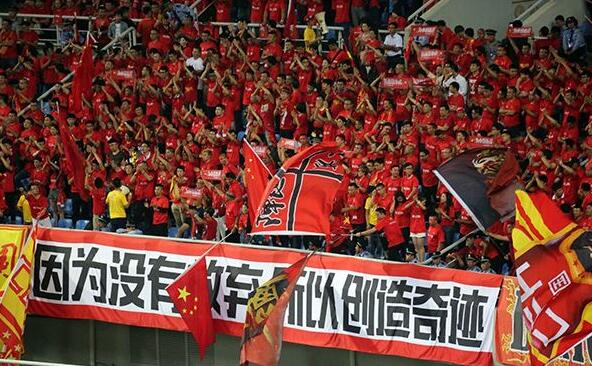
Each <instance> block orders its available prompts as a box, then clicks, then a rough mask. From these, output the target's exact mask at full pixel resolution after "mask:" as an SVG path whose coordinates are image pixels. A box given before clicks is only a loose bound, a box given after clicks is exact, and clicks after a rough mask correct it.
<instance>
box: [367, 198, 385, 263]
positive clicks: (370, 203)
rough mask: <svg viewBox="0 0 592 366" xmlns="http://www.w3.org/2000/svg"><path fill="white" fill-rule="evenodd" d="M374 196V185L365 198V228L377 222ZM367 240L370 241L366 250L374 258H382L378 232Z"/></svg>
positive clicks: (371, 226)
mask: <svg viewBox="0 0 592 366" xmlns="http://www.w3.org/2000/svg"><path fill="white" fill-rule="evenodd" d="M374 196H376V190H374V187H369V189H368V197H367V198H366V203H365V204H364V209H365V210H366V227H367V229H371V228H373V227H374V226H375V225H376V223H377V222H378V217H377V216H376V209H377V208H378V205H377V204H376V203H375V202H374ZM368 240H369V241H370V245H369V246H368V251H369V252H370V254H372V255H373V256H374V258H377V259H382V258H383V257H384V248H383V247H382V243H381V242H380V238H379V237H378V234H372V235H370V237H369V238H368Z"/></svg>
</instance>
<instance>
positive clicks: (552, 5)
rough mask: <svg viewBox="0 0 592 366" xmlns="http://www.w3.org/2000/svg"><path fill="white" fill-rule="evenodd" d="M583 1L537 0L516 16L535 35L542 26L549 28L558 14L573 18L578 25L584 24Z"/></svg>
mask: <svg viewBox="0 0 592 366" xmlns="http://www.w3.org/2000/svg"><path fill="white" fill-rule="evenodd" d="M585 3H586V2H585V0H538V1H535V2H534V3H533V4H532V5H531V6H530V7H529V8H527V9H526V10H525V11H524V12H523V13H522V14H520V15H519V16H518V19H520V20H521V21H522V23H524V24H528V25H530V26H532V28H533V30H534V32H535V35H536V34H537V32H538V30H539V29H540V28H541V27H543V26H549V25H550V24H551V23H552V22H553V20H554V19H555V17H556V16H557V15H559V14H561V15H563V16H564V17H565V18H567V17H568V16H574V17H576V19H577V20H578V23H579V24H584V23H586V4H585Z"/></svg>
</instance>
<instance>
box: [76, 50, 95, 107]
mask: <svg viewBox="0 0 592 366" xmlns="http://www.w3.org/2000/svg"><path fill="white" fill-rule="evenodd" d="M94 77H95V66H94V63H93V49H92V42H90V38H88V39H87V41H86V45H85V46H84V49H83V50H82V55H81V56H80V62H79V63H78V67H76V70H75V71H74V78H73V80H72V107H73V109H74V112H79V111H80V110H81V109H82V96H83V95H84V96H85V97H86V98H87V99H89V97H90V95H91V93H92V80H93V78H94Z"/></svg>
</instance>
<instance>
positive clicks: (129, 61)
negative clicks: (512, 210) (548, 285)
mask: <svg viewBox="0 0 592 366" xmlns="http://www.w3.org/2000/svg"><path fill="white" fill-rule="evenodd" d="M205 3H206V2H201V5H199V6H198V7H197V8H195V9H194V8H191V7H189V3H188V2H187V1H176V2H171V3H168V2H164V3H162V2H161V1H152V2H149V1H144V2H133V3H132V2H131V1H128V0H120V1H100V2H96V1H95V2H90V1H84V0H83V1H74V0H66V1H64V2H62V1H60V0H55V1H42V0H37V1H33V0H27V1H24V2H23V3H22V4H21V5H20V7H19V8H18V9H16V10H15V13H16V12H18V13H40V14H55V15H58V16H59V15H62V16H64V15H75V14H78V15H92V16H96V18H95V19H94V20H93V28H92V35H93V38H94V39H95V40H96V42H97V44H96V46H97V47H96V49H97V50H98V49H100V47H101V46H102V45H105V44H106V43H108V42H109V41H110V40H112V39H117V37H118V36H119V35H120V34H121V33H122V32H124V31H125V30H126V29H127V28H129V27H134V28H135V29H136V32H137V35H138V42H139V44H137V45H131V44H129V43H128V42H127V41H125V40H121V41H119V42H117V44H116V46H115V47H110V48H108V49H107V50H106V51H97V52H95V59H94V63H95V75H94V79H93V82H92V97H91V98H89V99H87V98H84V100H83V107H82V109H81V110H74V109H73V108H72V99H73V98H72V92H71V90H72V88H71V83H70V82H62V81H61V80H62V78H63V77H64V76H66V75H67V74H68V72H69V71H70V70H73V69H75V67H76V65H77V63H78V62H79V59H80V54H81V49H82V47H83V40H82V39H81V38H82V37H81V36H80V35H79V32H78V30H77V29H75V28H76V26H75V25H74V24H72V23H69V22H68V21H64V22H63V24H60V27H62V28H63V32H62V34H61V38H60V44H58V45H53V44H50V43H47V44H46V43H40V42H39V33H40V32H39V31H37V30H35V29H36V27H38V24H37V23H39V24H43V22H44V21H45V20H39V21H37V23H32V21H31V20H23V19H22V18H17V17H15V16H10V17H8V18H6V19H3V21H2V29H1V30H0V67H2V72H1V73H0V136H1V137H0V173H1V174H0V216H1V217H2V220H3V221H5V222H16V220H17V217H22V219H23V220H24V222H25V223H30V222H31V220H32V218H36V219H39V220H41V221H45V222H48V223H51V224H53V225H54V226H64V225H66V226H70V225H71V226H72V227H80V228H86V229H94V230H110V231H117V232H132V233H145V234H152V235H160V236H167V235H169V236H177V237H190V238H198V239H203V240H216V239H221V238H223V237H227V235H229V236H228V237H227V240H229V241H235V242H239V241H240V242H250V243H257V244H273V245H282V246H293V247H305V248H312V247H318V246H320V245H324V246H325V248H326V250H330V251H334V252H339V253H344V254H351V255H357V256H362V257H374V258H383V257H387V258H388V259H392V260H400V261H408V262H417V261H423V258H426V257H427V256H430V257H433V259H432V260H433V262H432V265H435V266H446V265H447V262H448V263H450V262H453V263H452V264H450V265H451V266H455V267H458V268H467V269H469V270H474V271H485V272H497V273H508V272H509V271H510V269H511V258H510V254H509V249H508V248H509V242H510V240H511V235H510V232H511V228H512V223H511V222H505V223H500V224H499V225H497V226H496V227H493V228H490V229H489V231H487V232H484V233H483V232H475V229H476V226H475V224H474V222H473V221H472V219H471V217H470V215H469V214H468V213H467V211H466V210H464V209H463V208H462V207H461V206H460V204H459V203H458V202H457V201H456V200H455V199H454V198H453V197H452V196H451V194H450V193H449V192H448V191H447V190H446V188H445V187H444V186H443V185H441V184H440V183H439V181H438V179H437V178H436V176H435V175H434V173H433V169H434V168H436V167H437V166H438V165H439V164H441V163H442V162H444V161H446V160H448V159H451V158H452V157H454V156H455V155H457V154H459V153H461V152H463V151H465V150H467V149H469V148H471V147H478V146H504V147H509V148H510V149H511V150H512V151H513V152H514V154H515V155H516V157H517V159H518V160H519V162H520V164H521V168H522V174H521V177H520V178H521V179H522V181H523V182H524V185H525V186H526V188H527V189H529V190H533V189H541V190H545V191H547V192H548V193H549V195H551V196H552V197H553V199H554V200H555V201H557V202H558V203H559V204H560V205H561V207H562V209H563V210H564V211H565V212H568V213H569V214H571V215H572V216H573V218H574V220H575V221H577V222H578V223H579V224H581V225H583V226H584V227H587V228H590V227H592V192H591V184H592V159H590V156H591V154H592V124H590V119H589V118H590V116H592V115H591V113H590V112H591V109H592V98H591V97H590V91H591V89H592V82H591V80H590V75H591V74H590V69H589V67H588V66H587V54H586V39H585V38H584V35H583V33H582V32H581V31H580V30H579V29H578V24H577V21H576V20H575V18H573V17H569V18H567V19H564V18H563V17H562V16H558V17H557V18H556V19H555V22H554V23H553V24H552V25H550V27H543V28H541V29H540V30H539V31H538V36H537V37H526V38H516V37H513V38H504V36H503V35H500V34H496V31H494V30H492V29H473V28H464V27H463V26H461V25H457V26H455V27H454V28H453V29H451V28H450V27H449V26H448V25H447V24H446V23H445V22H443V21H423V20H421V19H419V20H418V22H417V25H423V26H426V27H428V28H430V27H435V29H436V30H435V32H433V33H431V34H422V35H416V36H413V37H412V39H411V41H408V42H404V41H403V38H402V37H401V35H400V34H399V33H397V32H398V31H400V29H401V28H403V27H405V25H406V18H405V16H406V15H408V14H410V13H411V12H412V11H413V10H414V9H416V8H417V7H418V6H419V5H421V4H418V2H417V1H399V2H388V4H387V5H385V4H384V2H380V1H377V0H376V1H372V0H371V1H360V0H333V1H329V2H325V1H322V0H297V1H295V5H296V11H297V20H298V22H299V24H307V27H306V29H305V30H304V32H303V33H302V32H301V33H299V34H298V35H295V34H292V35H288V34H287V32H284V30H283V24H285V23H286V21H287V19H286V18H287V15H288V14H287V11H286V10H287V9H286V7H287V5H286V3H287V2H286V1H284V0H267V1H265V0H253V1H234V2H233V1H230V0H218V1H216V2H215V4H214V5H213V6H212V7H211V8H207V9H205V8H200V6H202V7H203V6H205V5H204V4H205ZM326 3H327V4H326ZM204 9H205V11H204V12H203V13H202V16H200V18H199V22H197V21H196V20H197V19H196V16H197V14H198V13H200V12H202V11H203V10H204ZM322 13H324V14H322ZM132 19H139V21H134V20H132ZM53 21H54V22H55V21H56V20H55V19H54V20H53ZM212 21H218V22H231V23H232V25H230V26H224V27H219V26H215V25H212V24H211V22H212ZM247 21H250V22H253V23H261V26H260V27H256V28H249V27H248V26H247ZM60 23H61V21H60ZM319 23H326V24H328V25H335V26H339V27H343V31H342V33H341V34H342V35H343V37H344V39H343V42H340V40H339V39H337V38H338V37H337V33H336V31H335V29H331V30H327V29H326V28H325V27H324V26H325V24H319ZM317 25H318V26H319V27H317ZM512 26H513V27H516V28H520V27H521V26H522V24H520V23H519V22H517V21H516V22H514V23H513V24H512ZM381 28H386V29H387V31H386V32H385V33H382V34H380V33H379V32H378V30H379V29H381ZM291 36H297V37H291ZM291 38H298V40H295V39H291ZM301 38H302V39H303V41H302V40H300V39H301ZM341 43H343V44H341ZM428 49H429V50H442V51H443V52H442V53H439V54H441V55H443V58H434V59H429V60H426V59H422V58H423V57H419V56H420V55H421V54H422V53H423V52H425V50H428ZM55 84H58V88H57V89H56V90H54V91H53V92H52V93H51V96H50V98H48V99H47V100H45V101H42V102H37V101H36V97H37V96H39V95H40V94H41V93H43V92H44V91H46V90H49V89H50V88H51V87H52V86H53V85H55ZM60 119H63V120H65V121H66V123H67V125H68V126H69V129H70V131H71V133H72V134H73V136H74V138H75V141H76V142H77V143H78V144H79V147H80V149H81V151H83V153H84V154H85V157H86V163H87V164H86V169H85V175H86V181H85V185H86V188H87V189H88V191H89V192H90V197H91V199H90V200H89V201H87V202H85V201H84V200H82V199H81V192H78V191H77V189H76V188H75V187H74V185H73V184H72V180H73V179H74V175H73V169H77V168H79V167H72V166H70V164H68V162H67V161H65V159H63V156H64V151H63V148H62V144H61V141H60V135H59V130H58V122H57V121H58V120H60ZM242 138H246V139H248V141H249V142H250V143H251V144H252V146H253V147H254V148H255V150H256V151H257V153H258V155H260V157H261V158H262V160H263V161H264V163H265V164H266V165H267V166H268V167H269V169H270V171H272V172H273V171H274V170H275V169H276V167H278V166H280V165H281V162H282V161H283V160H285V159H286V158H287V157H289V156H291V155H293V154H294V153H295V152H297V151H298V150H299V149H302V148H303V147H306V146H309V145H311V144H315V143H318V142H320V141H335V142H336V143H337V144H338V145H339V146H340V147H341V149H342V150H343V152H344V153H345V156H346V159H345V164H344V165H345V168H346V171H347V174H348V179H349V184H348V189H347V193H346V194H345V196H344V197H343V198H342V199H341V200H339V202H336V204H335V209H334V211H333V215H332V216H331V222H332V236H331V238H328V239H327V240H326V241H325V242H323V241H320V240H319V239H318V238H307V237H294V238H289V237H282V238H263V237H254V238H248V237H247V235H246V234H247V233H248V232H249V228H250V223H249V218H248V208H247V206H246V199H245V187H244V186H243V183H242V182H243V179H242V175H243V174H244V172H243V161H242V156H241V152H240V149H241V144H240V140H241V139H242ZM65 215H66V216H68V217H71V221H68V219H67V218H65ZM79 222H82V223H83V224H84V225H81V224H80V223H79ZM64 223H67V224H64ZM350 233H355V235H350V236H348V234H350ZM467 235H468V236H467ZM464 236H467V239H466V241H465V243H463V244H462V245H461V246H460V247H459V248H458V249H457V250H455V251H452V252H449V253H447V254H446V255H440V252H439V251H440V250H442V249H443V248H444V247H446V246H447V245H449V244H451V243H453V242H454V241H455V240H457V239H459V238H460V237H464ZM364 237H367V238H364Z"/></svg>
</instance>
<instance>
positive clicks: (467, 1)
mask: <svg viewBox="0 0 592 366" xmlns="http://www.w3.org/2000/svg"><path fill="white" fill-rule="evenodd" d="M560 1H564V0H560ZM514 9H515V4H514V1H513V0H441V1H439V2H438V3H437V4H436V5H434V6H433V7H432V8H431V9H430V10H428V11H427V12H426V13H424V15H423V18H424V19H427V20H440V19H444V20H445V21H446V24H447V25H448V26H449V27H450V28H451V29H453V28H454V26H455V25H458V24H461V25H463V26H465V27H472V28H475V30H476V29H477V28H485V29H487V28H492V29H495V30H497V31H498V32H500V33H504V34H505V32H506V29H507V28H508V23H509V22H510V21H512V20H513V19H514V17H515V16H514Z"/></svg>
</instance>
